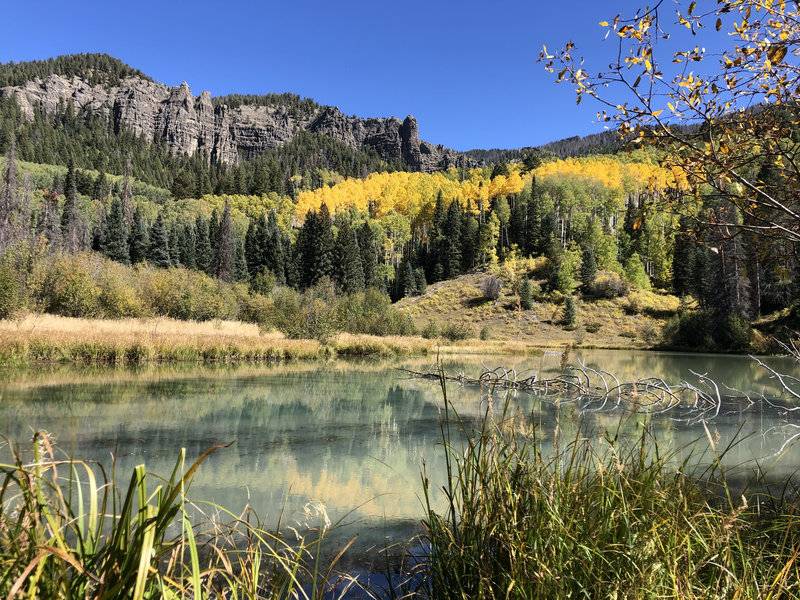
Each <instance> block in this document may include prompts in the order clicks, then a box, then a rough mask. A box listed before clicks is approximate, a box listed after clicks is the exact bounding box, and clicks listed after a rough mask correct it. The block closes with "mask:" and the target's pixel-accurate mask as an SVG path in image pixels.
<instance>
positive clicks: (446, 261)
mask: <svg viewBox="0 0 800 600" xmlns="http://www.w3.org/2000/svg"><path fill="white" fill-rule="evenodd" d="M442 272H443V274H444V277H445V279H452V278H453V277H458V276H459V275H460V274H461V206H460V205H459V203H458V201H457V200H453V201H452V202H451V203H450V206H449V207H448V209H447V219H446V221H445V225H444V253H443V256H442Z"/></svg>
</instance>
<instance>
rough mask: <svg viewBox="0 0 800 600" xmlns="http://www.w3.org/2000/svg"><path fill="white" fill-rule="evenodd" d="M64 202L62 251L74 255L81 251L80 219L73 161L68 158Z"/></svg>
mask: <svg viewBox="0 0 800 600" xmlns="http://www.w3.org/2000/svg"><path fill="white" fill-rule="evenodd" d="M64 188H65V196H66V198H65V200H64V208H63V210H62V213H61V235H62V239H63V243H64V250H66V251H67V252H69V253H70V254H74V253H76V252H79V251H80V250H82V249H83V244H82V241H83V237H84V236H83V235H82V231H81V226H82V219H81V214H80V211H79V209H78V187H77V183H76V181H75V161H73V160H72V158H70V161H69V167H68V168H67V178H66V180H65V182H64Z"/></svg>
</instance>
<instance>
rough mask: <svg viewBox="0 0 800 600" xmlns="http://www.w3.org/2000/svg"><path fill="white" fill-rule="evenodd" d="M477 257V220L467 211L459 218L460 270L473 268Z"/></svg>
mask: <svg viewBox="0 0 800 600" xmlns="http://www.w3.org/2000/svg"><path fill="white" fill-rule="evenodd" d="M477 259H478V221H477V219H475V217H473V216H472V215H471V214H470V213H469V211H467V212H465V213H464V216H463V218H462V220H461V272H462V273H466V272H467V271H470V270H472V269H474V268H475V263H476V262H477Z"/></svg>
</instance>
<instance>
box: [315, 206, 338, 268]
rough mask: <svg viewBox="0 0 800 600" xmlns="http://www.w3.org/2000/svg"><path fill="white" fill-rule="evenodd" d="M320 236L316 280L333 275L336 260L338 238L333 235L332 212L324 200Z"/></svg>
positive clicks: (318, 220) (321, 207)
mask: <svg viewBox="0 0 800 600" xmlns="http://www.w3.org/2000/svg"><path fill="white" fill-rule="evenodd" d="M317 222H318V227H319V229H318V232H319V233H318V236H319V237H318V238H317V252H318V256H317V274H316V279H315V282H316V281H318V280H319V279H322V278H323V277H332V276H333V263H334V260H335V244H336V240H335V239H334V236H333V226H332V223H331V214H330V212H328V206H327V205H326V204H325V203H324V202H323V203H322V206H320V207H319V218H318V219H317Z"/></svg>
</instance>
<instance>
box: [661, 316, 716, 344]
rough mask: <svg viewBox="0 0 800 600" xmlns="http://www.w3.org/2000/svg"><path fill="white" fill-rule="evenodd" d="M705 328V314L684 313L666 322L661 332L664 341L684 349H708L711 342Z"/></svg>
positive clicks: (706, 326)
mask: <svg viewBox="0 0 800 600" xmlns="http://www.w3.org/2000/svg"><path fill="white" fill-rule="evenodd" d="M707 328H708V316H707V314H706V313H705V312H702V311H686V312H683V313H680V314H678V315H675V316H674V317H672V318H671V319H670V320H669V321H667V324H666V325H665V326H664V331H663V337H664V341H665V342H666V343H668V344H670V345H673V346H681V347H686V348H710V347H711V346H712V345H713V340H712V339H711V336H709V335H708V329H707Z"/></svg>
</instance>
